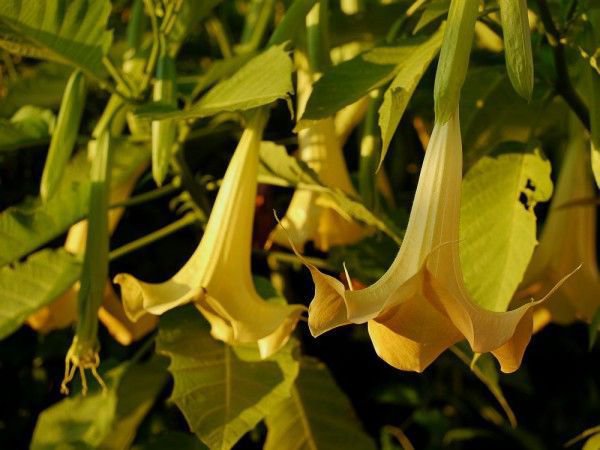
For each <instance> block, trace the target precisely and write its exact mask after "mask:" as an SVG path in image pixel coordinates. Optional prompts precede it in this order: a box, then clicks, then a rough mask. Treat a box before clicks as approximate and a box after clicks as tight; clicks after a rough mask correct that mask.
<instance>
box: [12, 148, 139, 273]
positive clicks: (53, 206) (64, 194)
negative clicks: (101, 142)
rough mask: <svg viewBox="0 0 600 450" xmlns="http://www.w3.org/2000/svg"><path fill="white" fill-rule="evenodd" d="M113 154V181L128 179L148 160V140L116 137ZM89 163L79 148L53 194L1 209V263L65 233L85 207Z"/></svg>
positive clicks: (118, 182)
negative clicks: (138, 140) (136, 140)
mask: <svg viewBox="0 0 600 450" xmlns="http://www.w3.org/2000/svg"><path fill="white" fill-rule="evenodd" d="M115 144H116V145H115V149H114V152H113V157H112V175H111V179H112V182H113V185H115V186H116V185H119V184H121V183H123V182H124V181H126V180H128V179H129V178H130V177H131V176H132V174H134V173H135V172H136V171H139V170H140V168H141V167H143V166H144V165H145V164H147V162H148V159H149V156H150V154H149V151H148V146H147V144H144V145H141V144H132V143H130V142H128V141H125V140H121V141H116V143H115ZM89 172H90V165H89V162H88V160H87V152H85V151H81V152H79V153H78V154H77V155H76V156H75V157H74V158H73V159H72V160H71V162H70V163H69V164H68V165H67V167H66V168H65V173H64V176H63V179H62V182H61V184H60V185H59V187H58V189H57V191H56V193H55V195H53V196H52V198H51V199H50V200H49V201H47V202H45V203H42V202H41V201H40V200H39V199H28V200H26V201H25V202H23V203H22V204H20V205H18V206H12V207H10V208H8V209H6V210H4V211H3V212H1V213H0V245H1V246H2V253H0V267H1V266H3V265H5V264H7V263H10V262H13V261H15V260H17V259H19V258H22V257H23V256H25V255H27V254H28V253H30V252H32V251H33V250H35V249H36V248H38V247H40V246H41V245H43V244H45V243H47V242H48V241H50V240H51V239H54V238H56V237H58V236H60V235H61V234H62V233H64V232H65V231H66V230H67V228H69V227H70V226H71V225H73V224H74V223H75V222H78V221H79V220H81V219H83V218H85V216H86V215H87V211H88V203H89V202H88V199H89Z"/></svg>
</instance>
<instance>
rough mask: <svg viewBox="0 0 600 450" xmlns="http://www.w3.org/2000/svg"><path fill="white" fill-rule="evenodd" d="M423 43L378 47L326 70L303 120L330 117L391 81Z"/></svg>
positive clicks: (315, 88) (310, 99) (309, 102)
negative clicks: (400, 65) (399, 67)
mask: <svg viewBox="0 0 600 450" xmlns="http://www.w3.org/2000/svg"><path fill="white" fill-rule="evenodd" d="M421 42H422V39H419V40H410V41H406V42H405V43H403V44H401V45H398V46H394V47H375V48H373V49H371V50H367V51H366V52H364V53H362V54H360V55H358V56H357V57H355V58H352V59H350V60H348V61H345V62H343V63H341V64H338V65H337V66H333V67H331V68H330V69H329V70H327V71H325V73H324V74H323V76H322V77H321V78H319V80H318V81H317V82H316V83H315V84H314V85H313V91H312V93H311V95H310V97H309V99H308V102H307V104H306V110H305V111H304V114H303V115H302V118H301V120H306V121H308V120H318V119H323V118H325V117H330V116H332V115H333V114H335V113H336V112H338V111H339V110H340V109H342V108H343V107H344V106H348V105H350V104H352V103H354V102H356V101H357V100H360V99H361V98H362V97H364V96H365V95H367V94H368V93H369V92H370V91H372V90H373V89H377V88H378V87H380V86H382V85H384V84H385V83H387V82H388V81H389V80H391V79H392V78H393V77H394V75H395V74H396V72H397V70H398V64H401V63H402V62H403V61H405V60H406V59H407V58H409V57H410V55H411V54H412V53H413V52H414V50H415V47H416V46H418V45H419V43H421Z"/></svg>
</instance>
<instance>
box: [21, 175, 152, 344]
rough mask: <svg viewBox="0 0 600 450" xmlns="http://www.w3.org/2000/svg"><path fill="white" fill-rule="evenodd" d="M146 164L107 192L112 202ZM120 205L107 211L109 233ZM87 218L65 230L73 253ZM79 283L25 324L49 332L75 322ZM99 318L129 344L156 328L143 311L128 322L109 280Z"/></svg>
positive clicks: (80, 246)
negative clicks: (139, 315)
mask: <svg viewBox="0 0 600 450" xmlns="http://www.w3.org/2000/svg"><path fill="white" fill-rule="evenodd" d="M145 168H146V165H143V166H141V167H140V169H139V170H137V171H136V173H134V174H133V175H132V176H131V178H130V179H129V180H127V181H126V182H124V183H122V184H120V185H119V186H116V187H115V188H114V189H113V190H112V192H111V201H112V202H121V201H123V200H125V199H127V198H128V197H129V195H130V194H131V191H132V190H133V187H134V186H135V182H136V181H137V179H138V177H139V175H141V173H142V172H143V171H144V170H145ZM123 212H124V209H123V208H114V209H111V210H110V212H109V230H110V232H111V233H112V231H114V229H115V228H116V226H117V224H118V223H119V220H120V219H121V216H122V215H123ZM87 228H88V227H87V221H86V220H82V221H81V222H78V223H76V224H75V225H73V226H72V227H71V228H70V229H69V232H68V233H67V238H66V240H65V244H64V249H65V250H66V251H68V252H70V253H72V254H74V255H78V254H79V255H80V254H83V252H84V250H85V240H86V236H87ZM78 292H79V283H76V284H75V285H73V286H72V287H71V288H69V289H68V290H67V291H66V292H64V293H63V294H62V295H61V296H60V297H58V298H57V299H56V300H54V301H53V302H52V303H51V304H49V305H48V306H44V307H43V308H40V309H39V310H38V311H36V312H35V313H33V314H32V315H30V316H29V317H28V318H27V323H28V325H29V326H30V327H31V328H33V329H34V330H36V331H38V332H40V333H49V332H50V331H52V330H57V329H61V328H66V327H68V326H70V325H72V324H73V323H75V322H76V321H77V295H78ZM98 316H99V318H100V321H101V322H102V323H103V324H104V325H105V326H106V328H107V329H108V331H109V333H110V334H111V335H112V336H113V337H114V338H115V340H116V341H117V342H119V343H120V344H121V345H129V344H131V343H132V342H133V341H136V340H138V339H140V338H142V337H144V336H145V335H146V334H148V333H149V332H150V331H152V330H153V329H154V328H155V327H156V323H157V319H156V317H154V316H152V315H149V314H146V315H145V316H144V317H142V318H141V319H140V320H139V321H138V322H136V323H134V322H132V321H130V320H129V319H128V318H127V317H126V316H125V313H124V310H123V305H122V304H121V302H120V301H119V299H118V297H117V296H116V294H115V292H114V289H113V287H112V285H111V283H110V281H109V280H107V282H106V288H105V292H104V300H103V304H102V306H101V307H100V309H99V311H98Z"/></svg>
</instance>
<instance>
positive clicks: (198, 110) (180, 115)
mask: <svg viewBox="0 0 600 450" xmlns="http://www.w3.org/2000/svg"><path fill="white" fill-rule="evenodd" d="M292 70H293V67H292V61H291V59H290V57H289V56H288V54H287V52H286V51H285V50H284V46H283V45H281V46H273V47H271V48H269V49H268V50H265V51H264V52H262V53H260V54H259V55H257V56H255V57H254V58H252V59H251V60H250V61H248V62H247V63H246V64H245V65H244V66H242V68H241V69H239V70H238V71H237V72H236V73H235V74H234V75H233V76H232V77H231V78H228V79H226V80H224V81H221V82H220V83H219V84H217V85H216V86H215V87H214V88H212V89H211V90H210V91H208V93H207V94H206V95H205V96H204V97H202V98H201V99H200V101H198V102H197V103H195V104H194V105H192V107H191V108H190V109H187V110H184V111H179V112H174V113H166V114H157V115H156V116H155V117H154V118H156V119H158V118H161V119H162V118H167V117H172V118H176V119H189V118H195V117H207V116H211V115H214V114H217V113H219V112H223V111H230V112H231V111H242V110H247V109H251V108H256V107H259V106H263V105H268V104H269V103H272V102H274V101H275V100H279V99H284V100H287V101H289V95H290V94H291V93H293V92H294V87H293V86H292Z"/></svg>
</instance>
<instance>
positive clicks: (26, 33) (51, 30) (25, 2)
mask: <svg viewBox="0 0 600 450" xmlns="http://www.w3.org/2000/svg"><path fill="white" fill-rule="evenodd" d="M110 10H111V4H110V1H109V0H95V1H93V2H91V1H88V0H70V1H69V2H65V1H64V0H46V1H44V2H39V1H37V0H8V1H3V2H0V47H3V48H5V49H6V50H8V51H9V52H12V53H17V54H19V55H23V56H28V57H33V58H40V59H49V60H52V61H57V62H61V63H64V64H70V65H74V66H76V67H79V68H81V69H83V70H84V71H85V72H87V73H88V74H90V75H92V76H95V77H97V76H98V75H99V74H102V73H103V72H104V66H103V64H102V58H103V57H104V56H105V55H106V54H107V52H108V49H109V47H110V45H111V42H112V32H109V31H107V30H106V25H107V23H108V16H109V14H110Z"/></svg>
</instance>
